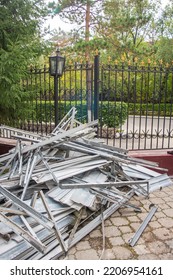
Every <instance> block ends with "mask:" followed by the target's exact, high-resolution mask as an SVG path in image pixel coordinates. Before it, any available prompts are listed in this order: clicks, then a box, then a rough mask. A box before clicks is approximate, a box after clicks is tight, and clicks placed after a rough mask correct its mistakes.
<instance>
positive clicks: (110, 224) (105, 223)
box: [104, 219, 112, 226]
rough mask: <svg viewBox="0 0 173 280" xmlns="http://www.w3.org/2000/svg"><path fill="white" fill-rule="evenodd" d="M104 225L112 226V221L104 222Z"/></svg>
mask: <svg viewBox="0 0 173 280" xmlns="http://www.w3.org/2000/svg"><path fill="white" fill-rule="evenodd" d="M104 225H105V226H112V222H111V219H107V220H106V221H104Z"/></svg>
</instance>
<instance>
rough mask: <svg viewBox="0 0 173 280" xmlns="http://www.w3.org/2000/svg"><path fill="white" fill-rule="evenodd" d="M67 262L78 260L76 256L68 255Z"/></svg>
mask: <svg viewBox="0 0 173 280" xmlns="http://www.w3.org/2000/svg"><path fill="white" fill-rule="evenodd" d="M66 260H76V258H75V255H69V254H68V255H67V258H66Z"/></svg>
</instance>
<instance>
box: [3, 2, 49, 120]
mask: <svg viewBox="0 0 173 280" xmlns="http://www.w3.org/2000/svg"><path fill="white" fill-rule="evenodd" d="M0 7H1V9H0V123H1V122H3V121H4V119H10V118H11V119H13V118H15V110H16V109H17V108H19V107H20V102H21V101H22V99H23V97H24V93H23V91H22V88H21V84H20V81H21V79H22V78H23V77H24V76H25V74H26V69H27V67H28V65H29V64H31V63H33V62H34V61H35V60H36V58H38V57H39V56H40V55H41V54H42V53H43V49H44V44H43V42H42V40H41V38H40V34H41V29H40V28H41V24H42V21H43V19H44V18H45V17H46V15H47V11H46V8H45V6H44V1H36V0H14V1H12V0H9V1H4V0H0ZM25 98H26V93H25Z"/></svg>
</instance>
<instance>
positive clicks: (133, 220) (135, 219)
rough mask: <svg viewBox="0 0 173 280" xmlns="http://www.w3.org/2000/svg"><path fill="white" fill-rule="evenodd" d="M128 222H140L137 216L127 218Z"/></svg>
mask: <svg viewBox="0 0 173 280" xmlns="http://www.w3.org/2000/svg"><path fill="white" fill-rule="evenodd" d="M140 214H141V213H140ZM128 220H129V221H130V222H141V219H140V218H139V216H137V215H135V216H130V217H128Z"/></svg>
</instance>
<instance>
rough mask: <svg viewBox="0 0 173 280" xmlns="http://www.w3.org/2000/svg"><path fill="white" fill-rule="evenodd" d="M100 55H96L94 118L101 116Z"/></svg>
mask: <svg viewBox="0 0 173 280" xmlns="http://www.w3.org/2000/svg"><path fill="white" fill-rule="evenodd" d="M99 84H100V82H99V55H96V56H95V57H94V120H97V119H98V116H99V113H98V111H99Z"/></svg>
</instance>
